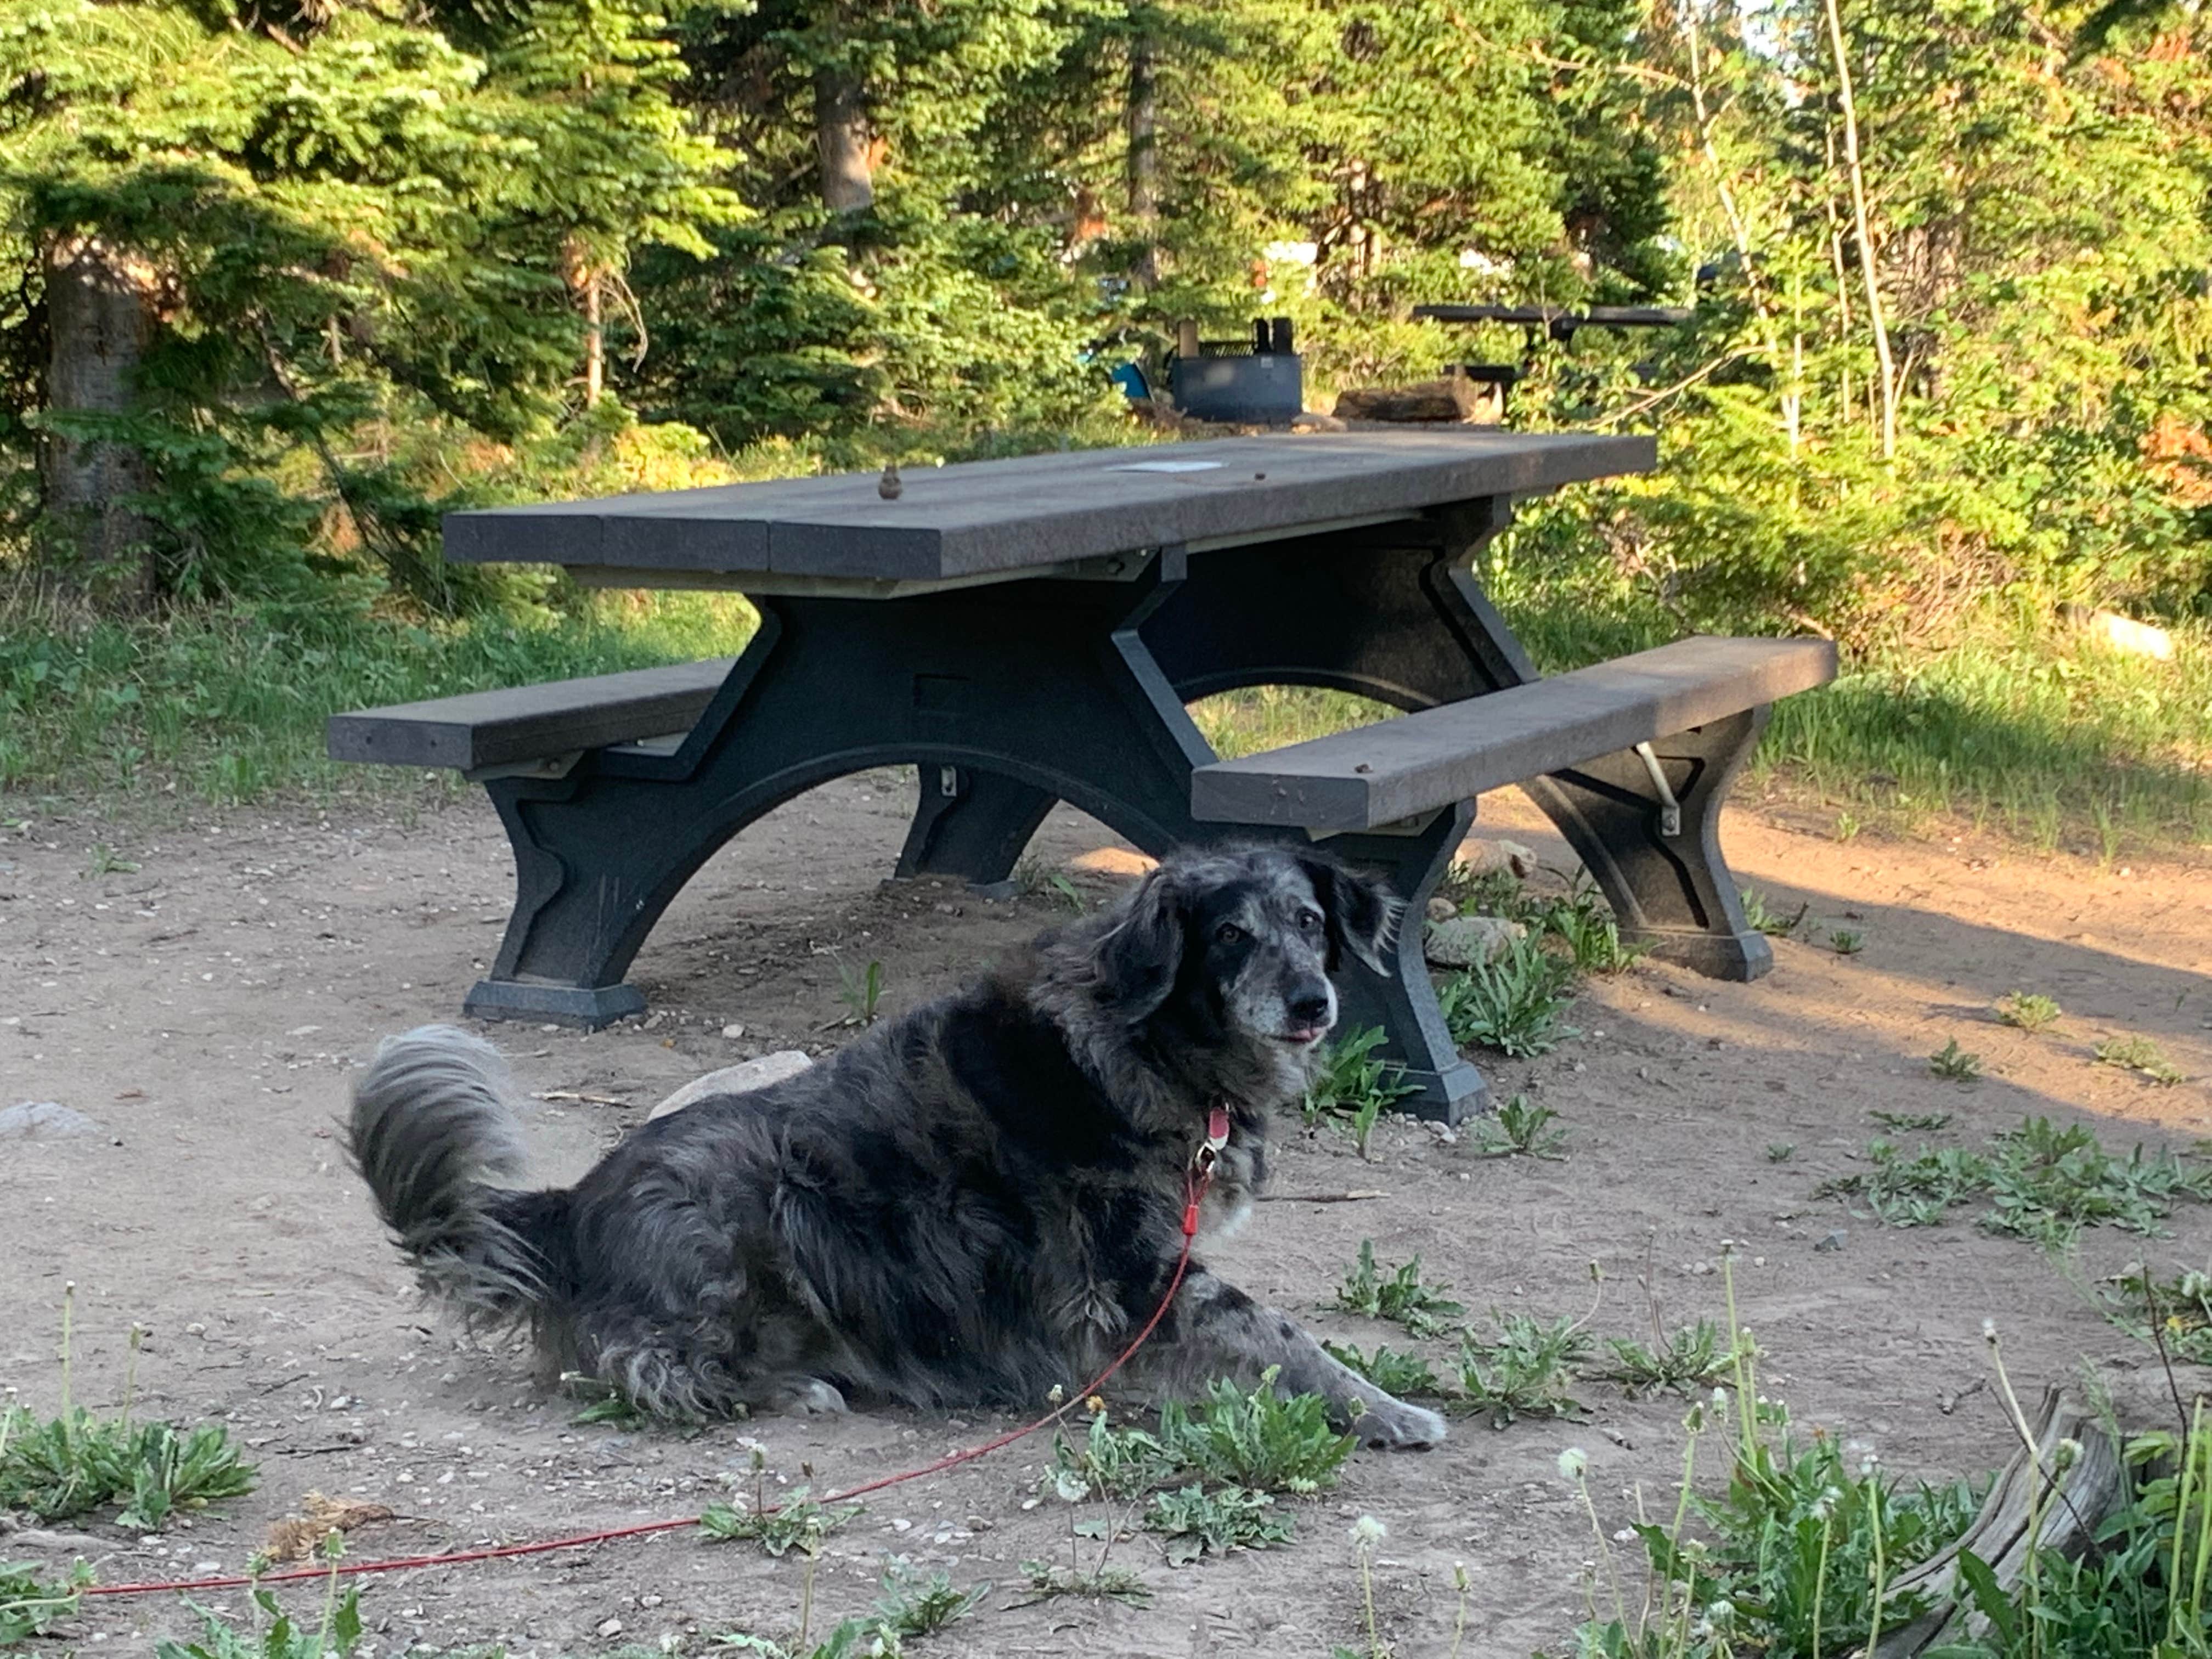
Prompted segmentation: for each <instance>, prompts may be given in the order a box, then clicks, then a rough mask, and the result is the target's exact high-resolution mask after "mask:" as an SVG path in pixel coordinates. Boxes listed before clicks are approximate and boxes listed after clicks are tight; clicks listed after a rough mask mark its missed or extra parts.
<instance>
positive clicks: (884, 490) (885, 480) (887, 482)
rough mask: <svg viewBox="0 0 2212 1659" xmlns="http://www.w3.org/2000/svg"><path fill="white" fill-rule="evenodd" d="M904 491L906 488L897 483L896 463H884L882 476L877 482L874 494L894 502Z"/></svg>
mask: <svg viewBox="0 0 2212 1659" xmlns="http://www.w3.org/2000/svg"><path fill="white" fill-rule="evenodd" d="M905 491H906V486H905V485H904V484H902V483H900V482H899V474H898V463H897V462H896V461H886V462H884V476H883V477H881V478H880V479H878V481H877V483H876V494H877V495H880V496H882V497H883V498H884V500H885V501H896V500H897V499H898V498H899V497H900V496H901V495H903V494H904V493H905Z"/></svg>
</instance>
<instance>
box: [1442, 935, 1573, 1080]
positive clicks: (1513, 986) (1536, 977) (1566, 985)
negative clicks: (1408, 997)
mask: <svg viewBox="0 0 2212 1659" xmlns="http://www.w3.org/2000/svg"><path fill="white" fill-rule="evenodd" d="M1574 978H1575V967H1574V963H1573V961H1572V959H1571V958H1570V957H1566V956H1564V955H1560V954H1559V953H1556V952H1554V951H1547V950H1546V949H1545V948H1544V945H1543V941H1542V940H1541V939H1540V938H1537V937H1535V936H1533V935H1532V936H1530V937H1528V938H1525V939H1513V940H1510V941H1509V942H1508V943H1507V945H1506V947H1505V949H1504V952H1503V953H1501V954H1500V955H1499V956H1498V957H1496V958H1495V959H1494V960H1492V961H1490V962H1478V963H1474V965H1473V966H1471V967H1468V968H1464V969H1461V970H1460V971H1459V972H1457V973H1455V974H1453V975H1449V977H1448V978H1446V979H1445V980H1444V981H1443V982H1442V983H1440V984H1439V985H1438V986H1437V1006H1439V1007H1440V1008H1441V1009H1442V1011H1443V1017H1444V1024H1445V1026H1446V1027H1447V1028H1448V1029H1449V1030H1450V1032H1451V1037H1452V1041H1453V1042H1456V1043H1457V1044H1459V1045H1460V1047H1462V1048H1466V1047H1468V1045H1469V1044H1472V1043H1480V1045H1482V1046H1483V1047H1484V1048H1495V1049H1497V1050H1498V1052H1499V1053H1501V1054H1510V1055H1513V1056H1514V1057H1516V1058H1520V1059H1527V1058H1533V1057H1534V1056H1535V1055H1538V1054H1549V1053H1551V1051H1552V1050H1553V1049H1554V1048H1558V1047H1559V1044H1560V1043H1561V1042H1565V1040H1566V1039H1567V1038H1569V1037H1571V1036H1580V1035H1581V1033H1580V1032H1578V1031H1577V1030H1576V1029H1575V1028H1574V1027H1573V1026H1571V1025H1569V1024H1565V1021H1564V1020H1562V1019H1561V1018H1560V1016H1561V1015H1562V1014H1563V1013H1564V1012H1565V1011H1566V1006H1567V1004H1568V1003H1569V1002H1570V1001H1571V1000H1573V987H1574Z"/></svg>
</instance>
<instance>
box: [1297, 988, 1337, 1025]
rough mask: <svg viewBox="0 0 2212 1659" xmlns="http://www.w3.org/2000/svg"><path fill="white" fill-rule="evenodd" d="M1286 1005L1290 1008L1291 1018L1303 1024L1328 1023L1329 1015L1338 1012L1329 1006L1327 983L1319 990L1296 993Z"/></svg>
mask: <svg viewBox="0 0 2212 1659" xmlns="http://www.w3.org/2000/svg"><path fill="white" fill-rule="evenodd" d="M1285 1006H1286V1007H1287V1008H1288V1009H1289V1010H1290V1014H1291V1018H1292V1019H1294V1020H1296V1021H1297V1023H1298V1024H1301V1025H1322V1024H1327V1023H1328V1018H1329V1016H1330V1015H1332V1014H1334V1012H1336V1011H1335V1010H1334V1008H1332V1007H1330V1006H1329V994H1328V987H1327V986H1325V985H1324V986H1322V987H1321V988H1320V989H1319V990H1316V991H1300V992H1297V993H1296V994H1293V995H1291V997H1289V998H1288V999H1286V1000H1285Z"/></svg>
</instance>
